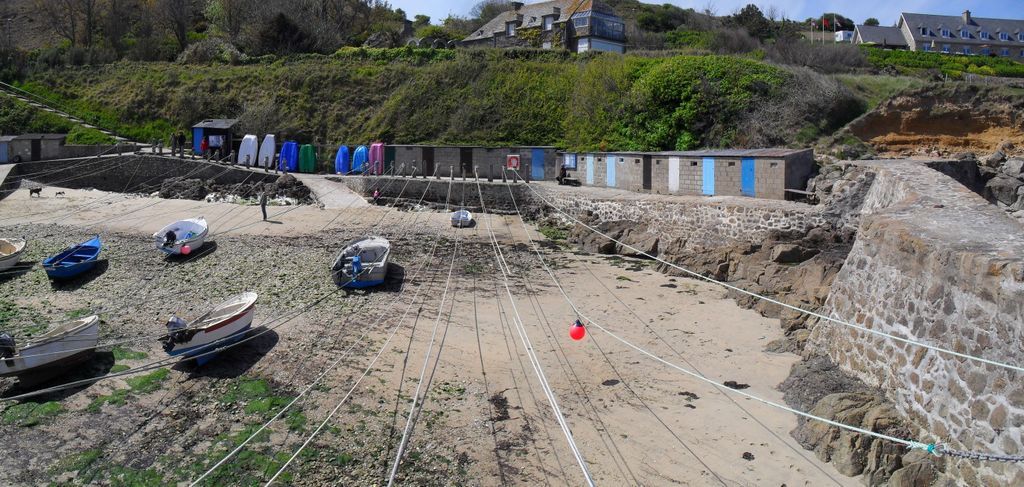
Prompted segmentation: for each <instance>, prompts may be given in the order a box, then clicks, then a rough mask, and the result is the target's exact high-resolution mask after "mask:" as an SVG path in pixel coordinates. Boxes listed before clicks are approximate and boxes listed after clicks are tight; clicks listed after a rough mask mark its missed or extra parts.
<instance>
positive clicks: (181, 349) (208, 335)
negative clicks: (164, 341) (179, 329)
mask: <svg viewBox="0 0 1024 487" xmlns="http://www.w3.org/2000/svg"><path fill="white" fill-rule="evenodd" d="M255 313H256V304H255V303H252V304H250V305H249V306H248V307H247V308H246V309H245V310H243V311H241V312H239V313H237V314H235V315H232V316H230V317H228V318H226V319H225V320H223V321H222V322H220V323H217V324H215V325H212V326H210V327H209V328H206V329H203V330H198V331H197V332H196V333H195V334H194V335H193V336H192V337H191V339H189V340H188V341H185V342H182V343H174V344H173V346H171V347H170V348H168V347H167V346H166V345H165V348H164V350H165V351H166V352H167V354H168V355H170V356H172V357H178V356H181V357H196V356H197V355H202V356H201V357H198V358H197V359H196V363H197V364H199V365H204V364H206V363H207V362H209V361H211V360H213V359H214V358H215V357H216V356H217V354H216V353H211V354H208V355H204V354H205V353H206V352H210V351H212V350H214V349H217V348H220V347H223V346H225V345H230V344H232V343H237V342H238V341H239V340H242V339H243V338H245V335H246V334H247V333H248V332H249V330H250V329H251V328H252V319H253V315H254V314H255Z"/></svg>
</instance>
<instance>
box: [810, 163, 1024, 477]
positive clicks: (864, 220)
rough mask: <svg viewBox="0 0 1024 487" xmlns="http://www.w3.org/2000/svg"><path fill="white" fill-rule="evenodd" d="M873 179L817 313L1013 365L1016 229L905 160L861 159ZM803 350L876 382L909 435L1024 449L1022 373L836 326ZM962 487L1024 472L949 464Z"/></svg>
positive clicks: (1021, 334)
mask: <svg viewBox="0 0 1024 487" xmlns="http://www.w3.org/2000/svg"><path fill="white" fill-rule="evenodd" d="M864 166H866V167H868V168H869V169H870V170H871V171H872V172H874V173H875V174H876V176H875V181H874V183H873V185H872V186H871V189H870V191H869V193H868V195H867V198H866V200H865V202H864V205H863V207H862V211H861V216H860V228H859V231H858V237H857V240H856V242H855V243H854V246H853V248H852V250H851V251H850V253H849V255H848V256H847V260H846V262H845V264H844V265H843V268H842V270H841V271H840V273H839V274H838V276H836V279H835V281H834V283H833V285H832V288H831V291H830V294H829V297H828V299H827V301H826V305H825V313H826V314H828V315H830V316H834V317H836V318H839V319H842V320H844V321H847V322H852V323H857V324H861V325H863V326H866V327H869V328H872V329H876V330H880V331H884V332H886V333H890V334H893V335H897V336H901V337H907V338H911V339H914V340H918V341H922V342H925V343H929V344H932V345H935V346H939V347H943V348H948V349H952V350H955V351H957V352H961V353H966V354H970V355H975V356H980V357H984V358H986V359H991V360H996V361H1001V362H1006V363H1010V364H1015V365H1020V364H1024V227H1022V226H1021V225H1020V224H1019V223H1017V222H1016V221H1014V220H1012V219H1011V218H1010V217H1008V216H1007V215H1006V214H1005V213H1004V212H1002V211H1001V210H999V209H998V208H996V207H995V206H993V205H990V204H989V203H988V202H986V201H985V200H984V199H982V198H981V197H979V196H978V195H976V194H975V193H973V192H971V191H970V190H969V189H967V188H965V187H964V186H962V185H960V184H959V183H957V182H955V181H954V180H953V179H951V178H949V177H946V176H944V175H942V174H940V173H939V172H937V171H935V170H932V169H929V168H928V167H926V166H925V165H923V164H917V163H909V162H892V161H887V162H877V163H865V164H864ZM806 353H808V354H817V353H824V354H827V355H828V356H829V357H831V359H832V360H833V361H835V362H836V363H837V364H838V365H839V366H840V367H842V368H843V369H844V370H845V371H847V372H849V373H851V374H853V375H855V376H856V377H858V378H860V379H862V380H864V381H865V382H867V383H868V384H871V385H874V386H879V387H881V388H882V389H883V390H884V391H886V393H887V395H888V396H889V398H890V399H892V400H893V401H894V403H895V404H896V406H897V408H898V409H899V411H900V412H901V414H903V415H904V416H905V417H907V418H908V419H909V420H910V422H911V423H912V424H913V425H914V426H916V427H917V428H918V430H917V431H916V432H915V433H916V434H917V436H916V438H917V439H920V440H922V441H928V442H943V443H945V444H947V445H949V446H950V447H952V448H957V449H967V450H973V451H980V452H991V453H1005V454H1022V453H1024V441H1022V440H1024V438H1022V431H1021V429H1020V427H1021V426H1022V425H1024V380H1022V379H1024V377H1022V375H1021V374H1019V373H1014V372H1011V371H1008V370H1006V369H1004V368H1000V367H994V366H987V365H983V364H979V363H977V362H974V361H967V360H962V359H957V358H955V357H951V356H948V355H944V354H940V353H936V352H933V351H928V350H927V349H924V348H921V347H917V346H912V345H904V344H900V343H897V342H894V341H892V340H888V339H883V338H877V337H875V336H874V335H870V334H866V333H863V332H858V331H856V330H853V329H850V328H847V327H843V326H841V325H836V324H832V323H825V322H823V323H819V324H818V325H817V326H815V327H814V330H813V332H812V335H811V337H810V340H809V342H808V346H807V349H806ZM945 461H946V465H945V467H946V468H945V470H946V472H947V474H949V475H952V476H953V477H956V478H958V479H960V480H961V481H963V482H966V483H967V484H970V485H1024V468H1022V467H1020V466H1014V465H1012V464H1001V463H996V462H980V463H975V462H969V461H958V460H954V459H949V458H947V459H945Z"/></svg>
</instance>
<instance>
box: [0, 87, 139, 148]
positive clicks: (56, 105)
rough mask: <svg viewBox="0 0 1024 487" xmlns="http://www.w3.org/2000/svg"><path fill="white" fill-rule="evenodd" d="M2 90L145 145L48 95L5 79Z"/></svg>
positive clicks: (100, 129)
mask: <svg viewBox="0 0 1024 487" xmlns="http://www.w3.org/2000/svg"><path fill="white" fill-rule="evenodd" d="M0 90H3V91H7V92H12V93H13V94H15V95H17V94H21V95H24V96H27V97H28V98H30V99H32V100H34V101H35V102H36V103H40V104H42V105H44V106H45V107H46V108H49V109H51V110H54V111H55V112H57V113H58V114H60V115H63V116H64V118H67V119H68V120H70V121H72V122H75V123H78V124H79V125H82V124H89V125H92V126H94V127H95V128H96V129H97V130H99V131H100V132H104V133H106V134H107V135H109V136H111V137H114V138H120V139H124V140H128V141H131V142H135V143H136V144H139V145H144V144H142V143H141V142H138V141H134V140H131V139H129V138H127V137H124V136H122V135H121V134H119V133H117V131H116V130H112V129H108V128H104V127H103V126H102V125H101V124H100V123H99V122H98V121H97V120H95V119H94V120H89V119H88V118H87V117H80V116H78V115H75V114H73V113H71V112H70V111H69V110H68V109H67V108H68V107H67V106H66V105H64V104H63V103H60V102H57V101H54V100H51V99H49V98H46V97H44V96H42V95H39V94H36V93H32V92H31V91H27V90H23V89H21V88H18V87H17V86H14V85H11V84H8V83H4V82H3V81H0Z"/></svg>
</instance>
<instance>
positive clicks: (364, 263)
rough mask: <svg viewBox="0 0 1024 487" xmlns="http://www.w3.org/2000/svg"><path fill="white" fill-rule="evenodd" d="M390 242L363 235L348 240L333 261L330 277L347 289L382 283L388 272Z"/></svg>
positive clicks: (381, 238)
mask: <svg viewBox="0 0 1024 487" xmlns="http://www.w3.org/2000/svg"><path fill="white" fill-rule="evenodd" d="M390 256H391V242H389V241H388V240H387V239H386V238H383V237H363V238H358V239H355V240H353V241H351V242H349V244H348V245H346V246H345V249H344V250H342V251H341V254H339V255H338V258H337V260H335V261H334V267H332V268H331V278H332V279H334V283H335V284H337V285H339V286H341V287H343V288H349V289H362V288H367V287H372V286H379V285H381V284H384V278H385V277H386V276H387V273H388V257H390Z"/></svg>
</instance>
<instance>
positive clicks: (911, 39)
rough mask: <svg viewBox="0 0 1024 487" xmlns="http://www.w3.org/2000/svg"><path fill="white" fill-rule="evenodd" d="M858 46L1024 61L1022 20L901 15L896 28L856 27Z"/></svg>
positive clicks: (968, 11) (966, 15) (968, 15)
mask: <svg viewBox="0 0 1024 487" xmlns="http://www.w3.org/2000/svg"><path fill="white" fill-rule="evenodd" d="M854 42H855V43H857V44H872V45H876V46H881V47H889V48H896V49H910V50H911V51H924V52H941V53H944V54H961V55H966V56H998V57H1005V58H1012V59H1015V60H1017V61H1021V62H1024V20H1013V19H988V18H980V17H974V16H972V15H971V11H970V10H966V11H964V13H963V14H962V15H960V16H955V15H930V14H913V13H903V14H902V15H900V20H899V22H897V24H896V26H895V27H871V26H864V25H858V26H857V31H856V33H855V35H854Z"/></svg>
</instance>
